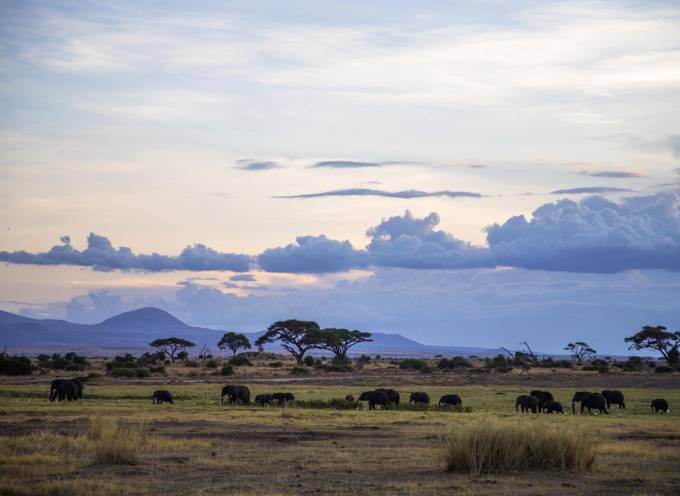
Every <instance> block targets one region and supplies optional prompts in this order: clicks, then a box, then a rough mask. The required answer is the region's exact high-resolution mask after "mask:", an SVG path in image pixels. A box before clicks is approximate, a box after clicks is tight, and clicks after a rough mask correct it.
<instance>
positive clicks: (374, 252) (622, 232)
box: [0, 189, 680, 280]
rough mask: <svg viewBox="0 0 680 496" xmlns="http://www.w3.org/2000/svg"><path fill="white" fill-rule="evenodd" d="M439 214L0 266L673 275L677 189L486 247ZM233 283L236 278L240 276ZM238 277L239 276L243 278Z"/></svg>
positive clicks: (677, 248) (598, 205) (548, 215)
mask: <svg viewBox="0 0 680 496" xmlns="http://www.w3.org/2000/svg"><path fill="white" fill-rule="evenodd" d="M439 221H440V218H439V215H438V214H436V213H434V212H433V213H431V214H429V215H427V216H425V217H422V218H418V217H414V216H413V214H412V213H411V212H410V211H408V210H407V211H406V212H405V213H404V215H401V216H399V215H398V216H393V217H390V218H388V219H385V220H383V221H382V222H381V223H380V224H378V225H377V226H374V227H372V228H370V229H368V231H367V232H366V234H367V236H368V237H369V243H368V245H367V246H366V248H364V249H358V248H355V247H354V246H352V244H351V243H350V242H349V241H338V240H334V239H330V238H328V237H326V236H325V235H323V234H322V235H319V236H299V237H298V238H297V239H296V242H295V243H291V244H288V245H287V246H282V247H278V248H271V249H268V250H265V251H264V252H262V253H261V254H260V255H259V256H256V257H251V256H248V255H236V254H231V253H220V252H217V251H215V250H212V249H211V248H208V247H206V246H205V245H200V244H195V245H192V246H188V247H187V248H185V249H184V250H183V251H182V252H181V253H180V254H179V255H177V256H167V255H159V254H157V253H154V254H151V255H136V254H134V253H133V252H132V251H131V250H130V249H129V248H126V247H120V248H114V247H113V246H112V245H111V243H110V242H109V240H108V239H107V238H105V237H103V236H98V235H96V234H90V235H89V236H88V247H87V249H85V250H83V251H79V250H77V249H75V248H73V247H72V246H71V245H70V244H63V245H60V246H55V247H53V248H52V249H51V250H49V251H48V252H45V253H28V252H25V251H17V252H0V261H5V262H11V263H18V264H22V263H23V264H38V265H81V266H89V267H93V268H106V269H107V270H111V269H140V270H147V271H164V270H193V271H202V270H229V271H237V272H240V271H242V272H245V271H247V270H248V268H249V264H250V263H253V264H254V263H257V264H259V267H260V268H261V269H262V270H263V271H267V272H287V273H311V274H322V273H333V272H345V271H350V270H353V269H365V268H379V267H399V268H410V269H462V268H486V267H499V266H504V267H516V268H525V269H536V270H549V271H568V272H602V273H607V272H619V271H626V270H633V269H667V270H674V271H678V270H680V189H676V190H674V191H665V192H659V193H657V194H654V195H651V196H639V197H629V198H625V199H623V200H621V201H620V202H618V203H616V202H613V201H610V200H608V199H606V198H604V197H602V196H592V197H588V198H585V199H583V200H581V201H579V202H575V201H572V200H567V199H565V200H561V201H558V202H554V203H547V204H545V205H543V206H541V207H539V208H538V209H536V210H535V211H534V212H533V213H532V215H531V218H530V219H529V220H527V219H526V218H525V217H524V215H518V216H515V217H511V218H510V219H508V220H507V221H505V222H504V223H502V224H493V225H491V226H489V227H487V228H486V232H487V238H486V239H487V244H488V246H475V245H471V244H470V243H467V242H465V241H463V240H460V239H457V238H456V237H455V236H454V235H453V234H451V233H448V232H445V231H442V230H437V229H436V228H437V226H438V224H439ZM237 280H238V279H237ZM240 280H245V279H240Z"/></svg>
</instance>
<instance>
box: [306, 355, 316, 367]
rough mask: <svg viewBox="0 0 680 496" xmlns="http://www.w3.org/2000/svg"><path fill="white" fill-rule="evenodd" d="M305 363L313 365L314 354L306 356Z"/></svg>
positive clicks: (308, 365) (309, 365)
mask: <svg viewBox="0 0 680 496" xmlns="http://www.w3.org/2000/svg"><path fill="white" fill-rule="evenodd" d="M304 362H305V365H306V366H307V367H313V366H314V357H313V356H310V355H308V356H306V357H305V359H304Z"/></svg>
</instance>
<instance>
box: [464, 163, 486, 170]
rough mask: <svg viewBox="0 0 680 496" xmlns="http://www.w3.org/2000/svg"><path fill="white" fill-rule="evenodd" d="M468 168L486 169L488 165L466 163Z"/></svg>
mask: <svg viewBox="0 0 680 496" xmlns="http://www.w3.org/2000/svg"><path fill="white" fill-rule="evenodd" d="M468 168H469V169H488V168H489V166H488V165H484V164H472V165H468Z"/></svg>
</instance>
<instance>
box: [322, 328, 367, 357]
mask: <svg viewBox="0 0 680 496" xmlns="http://www.w3.org/2000/svg"><path fill="white" fill-rule="evenodd" d="M319 337H320V341H319V344H318V347H319V348H322V349H324V350H328V351H331V352H333V354H334V355H335V357H336V358H338V359H340V360H344V359H345V358H347V352H348V351H349V349H350V348H351V347H352V346H354V345H357V344H359V343H365V342H366V341H372V339H371V333H370V332H361V331H350V330H349V329H336V328H327V329H323V330H322V331H321V332H320V333H319Z"/></svg>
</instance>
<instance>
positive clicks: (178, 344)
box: [149, 338, 196, 362]
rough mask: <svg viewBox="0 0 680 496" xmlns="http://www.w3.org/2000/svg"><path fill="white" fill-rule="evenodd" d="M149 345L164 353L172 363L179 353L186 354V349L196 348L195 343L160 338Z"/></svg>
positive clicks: (178, 339) (185, 340) (180, 339)
mask: <svg viewBox="0 0 680 496" xmlns="http://www.w3.org/2000/svg"><path fill="white" fill-rule="evenodd" d="M149 344H150V345H151V346H153V347H154V348H158V349H159V350H160V351H162V352H163V353H165V354H166V355H167V357H168V358H169V359H170V361H171V362H174V361H175V360H176V359H177V358H178V355H179V354H180V353H182V352H185V353H188V352H187V348H192V347H194V346H196V344H195V343H192V342H191V341H189V340H188V339H183V338H160V339H156V340H154V341H152V342H151V343H149Z"/></svg>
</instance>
